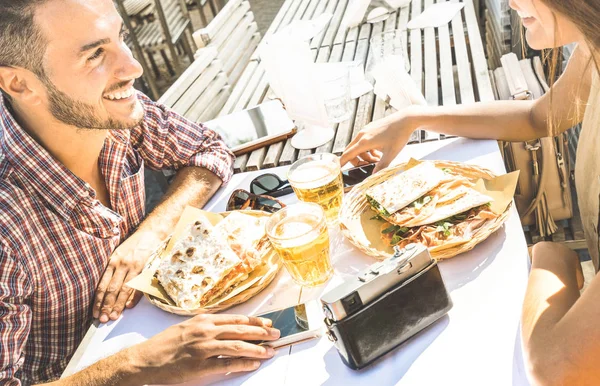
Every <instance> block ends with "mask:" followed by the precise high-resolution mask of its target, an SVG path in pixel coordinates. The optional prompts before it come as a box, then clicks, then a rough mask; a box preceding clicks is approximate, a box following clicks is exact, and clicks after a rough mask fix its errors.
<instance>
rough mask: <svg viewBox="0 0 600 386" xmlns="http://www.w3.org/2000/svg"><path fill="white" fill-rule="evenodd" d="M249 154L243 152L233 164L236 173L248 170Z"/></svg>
mask: <svg viewBox="0 0 600 386" xmlns="http://www.w3.org/2000/svg"><path fill="white" fill-rule="evenodd" d="M248 158H249V155H248V154H243V155H241V156H239V157H237V158H236V159H235V162H234V164H233V172H234V173H243V172H245V171H246V163H248Z"/></svg>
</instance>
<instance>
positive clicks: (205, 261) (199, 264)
mask: <svg viewBox="0 0 600 386" xmlns="http://www.w3.org/2000/svg"><path fill="white" fill-rule="evenodd" d="M264 222H265V218H256V217H253V216H249V215H245V214H242V213H237V212H234V213H231V214H229V215H228V216H227V217H226V218H225V219H224V220H222V221H220V222H219V223H218V224H217V225H216V226H214V227H213V226H212V224H211V223H210V222H209V221H208V220H207V219H206V218H203V217H200V218H198V219H197V221H196V222H194V223H193V224H191V225H190V226H189V227H188V228H187V229H186V230H185V231H184V233H183V237H182V238H181V239H180V240H178V241H177V242H176V243H175V244H174V246H173V249H172V251H171V253H170V255H168V256H167V257H166V258H164V259H163V260H162V261H161V263H160V266H159V268H158V270H157V271H156V275H155V276H156V278H157V279H158V281H159V283H160V284H161V285H162V287H163V288H164V289H165V291H166V292H167V294H168V295H169V296H170V297H171V299H172V300H173V301H174V302H175V303H176V304H177V305H178V306H179V307H182V308H185V309H188V310H192V309H197V308H200V307H202V306H204V305H206V304H208V303H210V302H211V301H213V300H215V299H217V298H219V297H221V296H224V295H226V294H228V293H229V292H230V291H231V290H232V289H233V288H235V286H236V285H238V284H239V283H241V282H242V281H244V280H245V279H246V278H247V277H248V274H249V273H250V272H251V271H253V270H254V269H255V268H256V267H257V266H259V265H260V264H261V263H262V260H261V255H260V248H261V247H262V245H263V243H265V242H267V239H266V235H265V230H264V229H265V228H264Z"/></svg>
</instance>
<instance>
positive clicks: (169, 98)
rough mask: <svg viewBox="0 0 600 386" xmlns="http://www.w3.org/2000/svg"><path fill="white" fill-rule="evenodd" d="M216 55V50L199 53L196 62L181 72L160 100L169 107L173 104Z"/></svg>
mask: <svg viewBox="0 0 600 386" xmlns="http://www.w3.org/2000/svg"><path fill="white" fill-rule="evenodd" d="M216 57H217V51H216V50H214V49H205V50H202V53H201V55H199V56H198V57H197V58H196V60H194V63H192V64H191V65H190V67H188V69H187V70H186V71H185V72H184V73H183V74H181V76H180V77H179V78H178V79H177V81H175V83H173V84H172V85H171V87H169V89H168V90H167V91H166V92H165V93H164V94H163V95H162V96H161V97H160V99H159V100H158V102H159V103H162V104H164V105H166V106H169V107H171V106H173V105H174V104H175V103H176V102H177V101H178V100H179V98H181V96H182V95H183V94H184V93H185V92H186V91H187V90H188V89H189V88H190V86H191V85H192V84H193V83H194V82H195V81H196V79H198V77H199V76H200V74H202V73H203V72H204V71H205V70H206V68H207V67H208V66H209V65H210V64H211V63H212V61H213V60H214V59H215V58H216Z"/></svg>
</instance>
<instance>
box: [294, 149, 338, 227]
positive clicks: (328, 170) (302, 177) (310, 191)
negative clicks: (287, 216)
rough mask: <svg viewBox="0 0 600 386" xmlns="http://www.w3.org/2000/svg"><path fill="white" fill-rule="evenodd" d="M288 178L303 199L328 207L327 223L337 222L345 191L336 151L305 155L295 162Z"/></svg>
mask: <svg viewBox="0 0 600 386" xmlns="http://www.w3.org/2000/svg"><path fill="white" fill-rule="evenodd" d="M288 180H289V181H290V184H291V185H292V188H293V189H294V192H295V193H296V196H298V199H299V200H300V201H304V202H313V203H315V204H318V205H320V206H321V208H323V210H324V211H325V215H326V217H327V223H328V224H330V225H332V224H335V223H337V221H338V214H339V212H340V207H341V206H342V197H343V195H344V185H343V181H342V173H341V171H340V162H339V159H338V157H336V156H335V155H333V154H314V155H310V156H308V157H304V158H302V159H300V160H298V161H297V162H296V163H295V164H294V165H293V166H292V168H291V169H290V171H289V173H288Z"/></svg>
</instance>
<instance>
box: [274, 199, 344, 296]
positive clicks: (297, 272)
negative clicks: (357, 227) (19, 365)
mask: <svg viewBox="0 0 600 386" xmlns="http://www.w3.org/2000/svg"><path fill="white" fill-rule="evenodd" d="M266 227H267V235H268V236H269V240H271V244H272V245H273V247H274V248H275V250H276V251H277V253H278V254H279V256H280V257H281V258H282V259H283V262H284V264H285V267H286V268H287V270H288V272H289V273H290V275H291V276H292V279H294V281H295V282H296V283H297V284H299V285H302V286H307V287H314V286H318V285H321V284H323V283H325V282H326V281H327V280H329V278H331V275H332V274H333V268H332V267H331V261H330V259H329V233H328V230H327V222H326V221H325V212H323V209H322V208H321V207H320V206H319V205H316V204H310V203H304V202H299V203H297V204H293V205H289V206H287V207H285V208H283V209H282V210H280V211H278V212H277V213H274V214H273V215H271V218H270V219H269V221H268V222H267V226H266Z"/></svg>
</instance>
